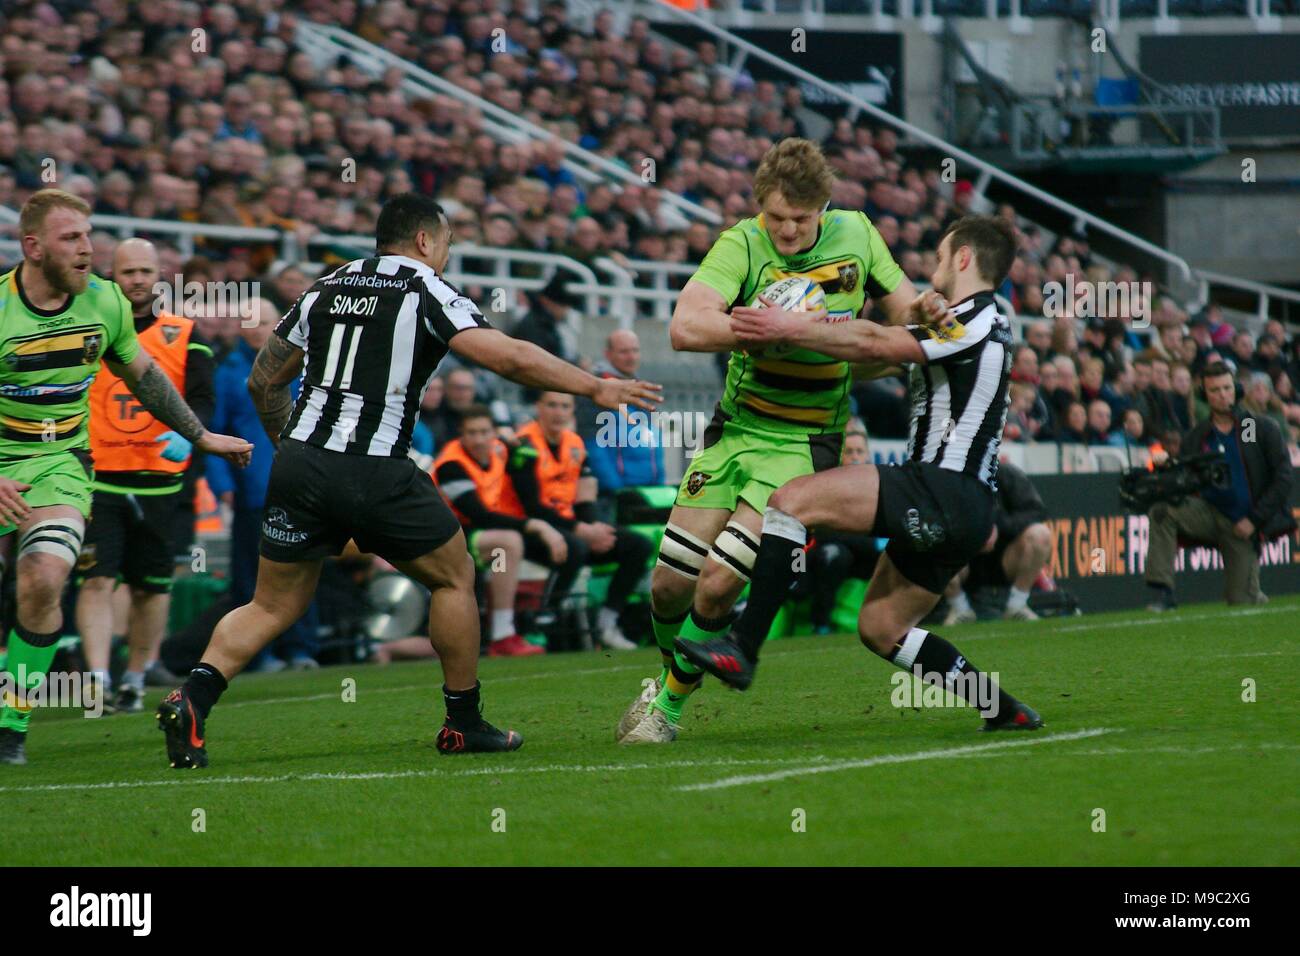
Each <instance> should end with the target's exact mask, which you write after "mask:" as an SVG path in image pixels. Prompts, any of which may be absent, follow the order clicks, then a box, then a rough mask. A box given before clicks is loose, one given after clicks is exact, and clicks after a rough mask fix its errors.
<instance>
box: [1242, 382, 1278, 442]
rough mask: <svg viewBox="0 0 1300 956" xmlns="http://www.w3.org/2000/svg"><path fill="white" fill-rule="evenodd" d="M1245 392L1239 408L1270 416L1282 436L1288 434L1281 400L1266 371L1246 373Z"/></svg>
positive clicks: (1254, 413)
mask: <svg viewBox="0 0 1300 956" xmlns="http://www.w3.org/2000/svg"><path fill="white" fill-rule="evenodd" d="M1245 392H1246V394H1245V395H1244V396H1243V397H1242V399H1241V409H1242V411H1243V412H1244V413H1245V414H1248V415H1254V416H1256V417H1265V416H1266V417H1268V418H1271V419H1273V421H1274V422H1276V423H1277V427H1278V429H1279V430H1280V431H1281V433H1282V435H1283V436H1289V435H1290V428H1289V425H1288V423H1287V420H1286V412H1285V410H1284V409H1283V406H1282V401H1281V399H1279V398H1278V397H1277V394H1276V393H1275V392H1274V391H1273V380H1272V379H1271V378H1269V377H1268V373H1267V372H1251V373H1249V374H1248V375H1246V376H1245Z"/></svg>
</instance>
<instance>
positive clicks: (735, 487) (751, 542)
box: [615, 139, 939, 743]
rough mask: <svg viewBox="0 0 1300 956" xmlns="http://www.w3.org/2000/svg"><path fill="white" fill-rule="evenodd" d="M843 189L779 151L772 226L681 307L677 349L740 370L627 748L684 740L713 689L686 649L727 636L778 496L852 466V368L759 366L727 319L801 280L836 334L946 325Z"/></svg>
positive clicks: (722, 414) (752, 232) (739, 227)
mask: <svg viewBox="0 0 1300 956" xmlns="http://www.w3.org/2000/svg"><path fill="white" fill-rule="evenodd" d="M834 181H835V174H834V171H833V170H832V169H831V167H830V166H829V164H828V163H827V162H826V159H825V157H824V156H823V155H822V153H821V150H820V149H819V148H818V147H817V146H816V144H814V143H811V142H809V141H808V140H803V139H786V140H782V141H781V142H780V143H778V144H777V145H775V146H773V147H772V148H771V149H770V150H768V152H767V154H766V155H765V156H764V157H763V160H762V162H761V163H760V164H759V167H758V170H757V172H756V173H755V175H754V198H755V200H756V201H757V203H758V206H759V209H760V214H759V215H758V216H757V217H755V218H753V219H744V220H742V221H740V222H738V223H736V225H734V226H732V227H731V228H730V229H728V230H726V231H725V232H723V233H722V235H721V236H719V237H718V241H717V242H716V243H714V245H713V248H712V249H710V250H709V253H708V255H706V256H705V257H704V261H703V262H702V263H701V264H700V268H699V269H698V270H697V271H696V273H695V275H694V276H693V277H692V278H691V280H690V281H689V282H688V283H687V284H686V287H685V288H684V289H683V290H682V294H681V296H680V297H679V298H678V300H677V306H676V309H675V310H674V312H673V318H672V323H671V325H670V327H669V335H670V336H671V339H672V345H673V348H674V349H676V350H678V351H684V352H731V358H730V361H729V363H728V365H727V381H726V385H725V388H724V391H723V395H722V399H721V401H719V402H718V405H717V408H716V410H715V412H714V415H713V420H712V422H711V423H710V425H709V427H708V429H707V430H706V431H705V433H704V440H703V442H702V444H701V448H700V450H699V451H698V453H697V454H696V456H695V457H694V458H693V459H691V460H690V463H689V464H688V466H687V471H686V475H685V476H684V478H683V479H682V484H681V487H680V488H679V489H678V492H677V500H676V502H675V504H674V505H673V510H672V514H671V515H670V516H669V518H668V525H667V527H666V528H665V529H664V537H663V542H662V544H661V545H660V550H659V560H658V563H657V565H656V566H655V569H654V574H653V577H652V580H651V605H650V606H651V616H652V621H653V626H654V632H655V640H656V642H657V643H658V645H659V649H660V653H661V654H662V655H663V668H662V670H661V672H660V675H659V677H658V678H657V679H653V678H647V679H645V680H644V681H642V693H641V695H640V696H639V697H638V698H637V699H636V700H635V701H633V702H632V704H631V705H630V706H629V707H628V709H627V711H626V712H625V713H624V715H623V718H622V720H620V722H619V725H618V729H617V730H616V732H615V738H616V739H617V740H619V741H621V742H623V743H668V742H670V741H672V740H673V739H674V738H675V737H676V736H677V724H678V722H679V721H680V719H681V715H682V708H683V706H684V705H685V703H686V698H687V697H688V696H689V695H690V694H691V692H692V691H693V690H695V688H697V687H698V686H699V685H700V681H701V679H702V678H703V676H704V675H703V672H701V671H700V669H699V668H697V667H695V666H694V665H693V664H691V663H690V662H689V661H687V660H686V659H685V658H684V657H682V656H681V655H680V654H676V655H674V651H673V641H674V639H676V638H677V637H678V636H681V637H682V638H683V639H685V640H690V641H706V640H709V639H711V638H714V637H718V636H721V635H722V634H725V633H726V630H727V627H728V625H729V623H730V613H731V609H732V606H733V605H734V604H735V602H736V599H737V598H738V597H739V596H740V592H741V591H742V590H743V589H744V587H745V584H746V583H748V581H749V574H750V571H751V570H752V568H753V566H754V558H755V556H756V555H757V552H758V542H759V536H760V534H761V528H762V525H763V510H764V508H766V507H767V499H768V496H769V495H770V494H771V493H772V492H773V491H775V490H776V489H777V488H779V487H781V485H783V484H785V483H786V482H787V481H790V480H791V479H792V478H797V477H799V476H801V475H808V474H812V473H814V472H818V471H823V470H825V469H828V468H834V467H835V466H837V465H838V464H839V463H840V453H841V449H842V446H843V442H844V426H845V425H846V424H847V422H848V419H849V386H850V384H851V382H850V369H849V365H848V364H847V363H846V362H843V361H840V360H838V359H832V358H829V357H827V356H825V355H820V354H818V353H816V352H811V351H807V350H804V349H785V350H779V349H778V350H770V351H767V352H764V353H762V354H747V353H746V352H745V351H743V350H742V347H741V345H740V344H739V343H738V342H737V340H736V337H735V336H734V335H733V333H732V331H731V326H730V318H729V316H728V312H729V311H730V310H731V309H732V308H734V307H735V306H737V305H750V304H752V303H753V302H755V300H756V299H757V298H758V296H759V295H760V294H761V293H762V291H763V290H764V289H766V288H767V287H768V286H769V285H771V284H772V283H773V282H776V281H778V280H780V279H785V278H789V277H792V276H797V277H803V278H806V279H809V280H811V281H813V282H817V283H819V284H820V285H821V288H822V291H823V293H824V295H825V300H826V306H825V308H826V316H825V321H828V322H842V321H849V320H856V319H859V318H861V316H862V312H863V308H864V306H865V303H866V300H867V297H868V296H870V297H871V298H872V299H874V300H875V301H876V304H877V305H878V306H879V307H880V308H881V309H882V310H883V312H884V316H885V319H886V320H887V322H888V323H889V324H891V325H903V324H908V323H928V322H930V321H932V320H933V319H937V318H939V316H938V315H937V314H935V315H932V314H931V313H930V312H929V311H928V310H927V309H926V307H925V306H924V305H923V304H922V300H921V299H920V298H919V297H918V295H917V290H916V289H915V288H914V287H913V285H912V283H911V282H910V281H909V280H908V279H907V277H906V276H904V275H903V272H902V270H901V269H900V268H899V267H898V265H897V264H896V263H895V262H894V260H893V258H892V257H891V256H890V254H889V250H888V248H887V247H886V246H885V243H884V240H883V239H881V237H880V233H878V232H877V231H876V229H875V227H874V226H872V225H871V222H870V220H868V219H867V217H866V216H865V215H863V214H862V213H861V212H856V211H850V210H846V209H829V208H828V207H829V202H830V196H831V187H832V185H833V184H834ZM877 374H878V372H877Z"/></svg>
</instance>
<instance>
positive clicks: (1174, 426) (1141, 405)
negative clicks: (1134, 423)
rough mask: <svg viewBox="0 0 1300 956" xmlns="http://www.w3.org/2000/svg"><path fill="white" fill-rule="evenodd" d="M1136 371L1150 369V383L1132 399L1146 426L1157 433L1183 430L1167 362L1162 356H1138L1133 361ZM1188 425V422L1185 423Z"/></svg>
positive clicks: (1183, 426)
mask: <svg viewBox="0 0 1300 956" xmlns="http://www.w3.org/2000/svg"><path fill="white" fill-rule="evenodd" d="M1133 367H1134V369H1135V370H1137V371H1139V372H1140V371H1141V369H1142V368H1143V367H1145V368H1146V369H1148V370H1149V371H1150V384H1148V385H1147V386H1146V388H1144V389H1142V390H1141V391H1140V392H1139V393H1138V394H1137V395H1136V396H1135V397H1134V399H1133V405H1134V407H1135V408H1137V410H1138V411H1140V412H1141V413H1142V420H1143V421H1144V422H1146V423H1147V428H1148V429H1149V430H1150V431H1152V432H1154V433H1155V434H1157V435H1163V434H1164V433H1165V432H1168V431H1179V432H1182V431H1184V430H1185V428H1186V426H1185V425H1184V423H1183V418H1182V417H1180V415H1179V411H1178V403H1177V402H1176V401H1175V400H1174V394H1173V382H1172V380H1171V379H1170V376H1169V363H1168V362H1166V361H1165V360H1164V359H1162V358H1145V357H1144V358H1139V359H1137V360H1136V361H1135V362H1134V363H1133ZM1187 424H1188V425H1190V422H1188V423H1187Z"/></svg>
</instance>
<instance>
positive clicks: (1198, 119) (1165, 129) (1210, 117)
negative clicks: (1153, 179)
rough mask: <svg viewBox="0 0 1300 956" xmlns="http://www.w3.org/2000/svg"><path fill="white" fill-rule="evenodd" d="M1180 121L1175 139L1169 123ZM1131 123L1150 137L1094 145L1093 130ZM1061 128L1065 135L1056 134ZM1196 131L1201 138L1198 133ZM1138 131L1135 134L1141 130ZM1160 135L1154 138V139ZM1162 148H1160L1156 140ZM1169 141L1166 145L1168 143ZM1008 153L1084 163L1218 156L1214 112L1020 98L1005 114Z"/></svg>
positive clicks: (1198, 108)
mask: <svg viewBox="0 0 1300 956" xmlns="http://www.w3.org/2000/svg"><path fill="white" fill-rule="evenodd" d="M1174 117H1181V118H1182V121H1181V123H1180V124H1179V125H1181V126H1182V133H1181V136H1180V135H1179V134H1178V133H1177V131H1176V130H1175V129H1174V127H1173V126H1172V125H1171V124H1170V121H1171V120H1172V119H1173V118H1174ZM1126 119H1136V120H1137V121H1138V123H1139V124H1144V123H1147V124H1151V126H1150V129H1149V133H1150V135H1146V136H1140V138H1139V140H1138V141H1136V142H1132V143H1114V142H1105V143H1101V142H1098V141H1097V137H1096V136H1094V135H1093V134H1092V131H1093V130H1094V129H1096V128H1099V127H1103V126H1109V125H1110V124H1113V123H1115V122H1117V121H1119V120H1126ZM1062 123H1065V124H1068V127H1069V130H1070V132H1069V133H1068V134H1062V132H1061V126H1062ZM1198 127H1201V128H1203V129H1204V132H1201V133H1198V132H1197V130H1198ZM1141 128H1142V127H1141V125H1140V126H1139V129H1141ZM1157 131H1158V132H1160V133H1161V134H1162V135H1161V136H1159V137H1157V136H1155V135H1154V134H1155V133H1156V132H1157ZM1162 138H1163V139H1164V142H1160V141H1159V140H1160V139H1162ZM1171 139H1172V141H1170V140H1171ZM1010 140H1011V149H1012V152H1013V154H1014V155H1015V156H1016V158H1017V159H1046V158H1051V157H1055V156H1066V155H1076V154H1077V155H1080V156H1085V157H1092V156H1104V155H1108V154H1121V153H1122V154H1125V155H1130V154H1133V153H1135V152H1137V153H1140V155H1143V156H1149V155H1170V154H1175V155H1202V154H1205V153H1206V152H1207V151H1208V152H1210V153H1216V152H1222V151H1223V147H1222V144H1221V142H1220V140H1219V111H1218V110H1217V109H1215V110H1209V109H1206V108H1205V107H1203V106H1156V105H1146V104H1141V105H1138V104H1126V105H1123V106H1097V105H1085V104H1081V103H1075V104H1062V103H1059V102H1057V101H1056V99H1055V97H1053V96H1050V95H1047V94H1034V95H1023V96H1022V97H1021V98H1020V101H1019V102H1017V103H1015V104H1013V105H1012V107H1011V110H1010Z"/></svg>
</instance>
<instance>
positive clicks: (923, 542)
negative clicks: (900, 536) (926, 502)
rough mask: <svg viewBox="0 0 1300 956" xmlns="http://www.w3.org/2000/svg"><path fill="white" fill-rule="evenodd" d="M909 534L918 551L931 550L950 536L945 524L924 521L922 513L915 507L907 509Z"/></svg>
mask: <svg viewBox="0 0 1300 956" xmlns="http://www.w3.org/2000/svg"><path fill="white" fill-rule="evenodd" d="M907 534H908V536H909V537H910V538H911V539H912V541H913V543H914V544H915V546H916V550H917V551H930V550H932V549H933V548H934V547H936V546H937V545H940V544H942V543H943V542H944V540H946V539H947V537H948V532H947V531H945V530H944V527H943V525H941V524H930V523H929V522H927V521H922V520H921V513H920V512H919V511H917V510H916V509H915V508H908V509H907Z"/></svg>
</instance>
